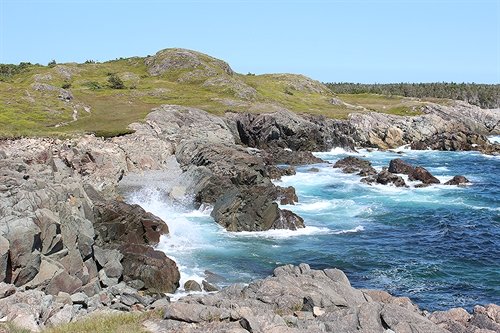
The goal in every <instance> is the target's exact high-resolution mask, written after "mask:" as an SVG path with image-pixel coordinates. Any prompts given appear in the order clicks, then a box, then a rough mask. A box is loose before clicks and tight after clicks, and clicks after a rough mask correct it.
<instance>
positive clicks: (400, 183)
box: [376, 170, 406, 187]
mask: <svg viewBox="0 0 500 333" xmlns="http://www.w3.org/2000/svg"><path fill="white" fill-rule="evenodd" d="M376 181H377V183H379V184H382V185H387V184H394V186H396V187H406V183H405V181H404V179H403V178H402V177H401V176H398V175H395V174H393V173H391V172H389V171H387V170H382V171H380V172H379V173H378V174H377V178H376Z"/></svg>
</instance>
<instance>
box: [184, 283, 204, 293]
mask: <svg viewBox="0 0 500 333" xmlns="http://www.w3.org/2000/svg"><path fill="white" fill-rule="evenodd" d="M184 290H186V291H201V286H200V284H199V283H198V282H196V281H194V280H188V281H186V283H184Z"/></svg>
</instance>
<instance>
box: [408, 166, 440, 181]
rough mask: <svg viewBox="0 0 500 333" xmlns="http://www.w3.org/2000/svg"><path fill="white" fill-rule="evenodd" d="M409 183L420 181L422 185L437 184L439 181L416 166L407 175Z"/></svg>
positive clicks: (424, 169) (425, 170)
mask: <svg viewBox="0 0 500 333" xmlns="http://www.w3.org/2000/svg"><path fill="white" fill-rule="evenodd" d="M408 179H409V180H411V181H415V180H420V181H421V182H422V183H424V184H439V183H441V182H440V181H439V179H437V178H436V177H434V176H433V175H432V174H431V173H430V172H429V171H428V170H427V169H426V168H423V167H420V166H417V167H416V168H415V169H414V170H413V171H412V172H411V173H410V174H409V175H408Z"/></svg>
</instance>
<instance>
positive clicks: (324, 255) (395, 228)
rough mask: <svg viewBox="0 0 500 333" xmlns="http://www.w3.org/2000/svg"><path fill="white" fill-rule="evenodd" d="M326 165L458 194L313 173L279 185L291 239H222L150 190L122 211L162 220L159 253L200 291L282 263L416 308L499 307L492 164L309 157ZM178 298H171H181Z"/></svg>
mask: <svg viewBox="0 0 500 333" xmlns="http://www.w3.org/2000/svg"><path fill="white" fill-rule="evenodd" d="M316 155H317V156H318V157H321V158H322V159H324V160H326V161H329V162H332V163H334V162H335V161H337V160H339V159H340V158H343V157H346V156H349V155H354V156H357V157H360V158H363V159H367V160H369V161H371V162H372V164H373V166H374V167H375V169H376V170H377V171H380V170H381V169H382V167H384V166H387V165H388V164H389V161H390V160H391V159H394V158H402V159H403V160H405V161H406V162H409V163H411V164H413V165H422V166H425V167H426V168H427V169H428V170H429V171H431V172H432V174H434V175H435V176H436V177H437V178H438V179H439V180H441V183H443V182H444V181H446V180H449V179H450V178H452V177H453V176H454V175H465V176H466V177H467V178H468V179H469V180H470V181H471V183H470V184H469V185H467V186H460V187H458V186H446V185H432V186H429V187H426V188H416V187H414V185H416V183H414V182H411V181H408V179H407V177H406V176H404V177H406V178H405V181H406V183H407V184H408V185H410V187H408V188H404V187H403V188H396V187H394V186H389V185H380V184H376V185H369V184H364V183H362V182H360V177H359V176H356V175H353V174H344V173H342V172H341V171H340V170H339V169H334V168H332V166H331V164H315V165H308V166H303V167H300V168H298V169H297V174H296V175H293V176H285V177H283V178H282V180H281V181H279V182H277V184H278V185H280V186H285V187H286V186H294V187H295V188H296V191H297V194H298V197H299V203H298V204H296V205H287V206H284V208H286V209H289V210H292V211H293V212H295V213H297V214H299V215H300V216H302V217H303V218H304V219H305V223H306V225H307V227H306V228H304V229H300V230H298V231H290V230H270V231H265V232H239V233H236V232H235V233H233V232H227V231H225V230H224V229H223V228H222V227H221V226H219V225H218V224H216V223H215V222H214V221H213V219H212V218H211V217H210V208H209V207H201V208H200V209H199V210H193V208H192V207H190V206H189V205H180V204H173V203H172V202H169V201H168V200H165V197H163V196H162V193H161V191H159V190H158V189H157V188H156V187H155V186H154V184H151V185H148V184H147V183H146V184H145V185H144V187H143V188H142V189H140V190H137V191H134V192H131V193H128V195H127V200H128V201H129V202H130V203H137V204H140V205H141V206H142V207H143V208H144V209H146V210H148V211H150V212H152V213H154V214H156V215H158V216H159V217H160V218H162V219H163V220H165V221H167V223H168V225H169V228H170V235H168V236H162V239H161V241H160V244H159V246H158V248H159V249H161V250H164V251H165V252H166V253H167V254H168V255H169V256H171V258H173V259H174V260H175V261H176V262H177V264H178V265H179V268H180V270H181V286H182V285H183V283H184V282H185V281H187V280H190V279H194V280H196V281H198V282H201V281H202V280H203V279H205V278H206V276H207V274H210V273H216V276H217V279H216V281H215V282H216V283H217V284H218V285H219V286H224V285H229V284H231V283H235V282H244V283H245V282H250V281H251V280H253V279H256V278H261V277H264V276H267V275H269V274H270V273H271V272H272V270H273V269H274V268H275V267H277V266H279V265H282V264H288V263H291V264H298V263H301V262H307V263H309V264H310V265H311V267H313V268H321V269H322V268H327V267H337V268H339V269H341V270H343V271H345V272H346V274H347V276H348V277H349V279H350V280H351V282H352V284H353V286H354V287H357V288H378V289H384V290H387V291H388V292H390V293H391V294H394V295H398V296H408V297H410V298H411V299H412V300H414V301H415V302H416V303H417V304H418V305H419V306H420V307H422V308H423V309H427V310H440V309H447V308H450V307H457V306H460V307H465V308H467V309H469V310H470V309H471V308H472V307H473V306H474V305H475V304H487V303H499V301H500V285H499V284H498V281H500V228H499V227H500V181H499V179H498V175H499V174H500V160H499V157H498V156H497V157H495V156H487V155H483V154H480V153H477V152H438V151H413V150H407V149H401V150H400V151H399V153H396V152H391V151H386V152H382V151H376V150H375V151H368V150H359V153H348V152H346V151H344V150H342V149H334V150H332V151H331V152H327V153H316ZM182 294H183V290H182V288H181V290H180V291H178V293H177V294H176V296H181V295H182Z"/></svg>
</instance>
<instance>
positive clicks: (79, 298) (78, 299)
mask: <svg viewBox="0 0 500 333" xmlns="http://www.w3.org/2000/svg"><path fill="white" fill-rule="evenodd" d="M71 301H72V302H73V304H83V305H85V306H86V305H87V301H88V296H87V295H85V294H84V293H74V294H73V295H71Z"/></svg>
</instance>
